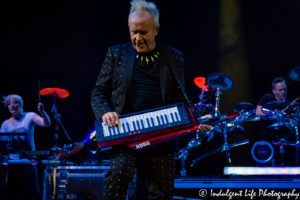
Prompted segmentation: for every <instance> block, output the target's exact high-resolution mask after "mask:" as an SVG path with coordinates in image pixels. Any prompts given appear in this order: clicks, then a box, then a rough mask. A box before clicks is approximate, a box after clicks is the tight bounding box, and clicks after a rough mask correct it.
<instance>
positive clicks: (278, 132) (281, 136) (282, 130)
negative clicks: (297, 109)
mask: <svg viewBox="0 0 300 200" xmlns="http://www.w3.org/2000/svg"><path fill="white" fill-rule="evenodd" d="M297 100H298V98H297V99H296V100H294V101H293V102H292V103H291V104H289V105H288V106H287V107H285V108H283V104H282V103H279V102H270V103H268V104H266V105H265V106H264V107H262V112H264V113H267V114H271V115H274V116H275V119H277V123H274V124H271V125H270V126H268V130H270V131H271V132H272V134H273V135H275V137H276V138H277V139H278V141H273V145H280V154H281V164H280V165H282V166H284V161H283V154H284V147H283V146H284V145H289V146H295V147H296V166H297V165H298V161H299V146H300V145H299V144H300V140H299V131H298V123H299V122H300V120H299V117H298V116H299V114H298V113H296V114H294V115H288V114H286V113H285V112H282V111H279V110H280V108H283V109H282V110H283V111H286V110H287V109H288V108H289V107H290V106H291V107H293V105H297V102H296V101H297ZM271 109H273V110H275V111H273V110H271ZM286 121H289V122H286ZM288 132H289V134H287V133H288ZM293 133H295V136H296V141H295V143H288V142H287V139H288V136H290V135H291V134H293Z"/></svg>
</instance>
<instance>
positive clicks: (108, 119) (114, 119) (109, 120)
mask: <svg viewBox="0 0 300 200" xmlns="http://www.w3.org/2000/svg"><path fill="white" fill-rule="evenodd" d="M102 120H103V124H104V126H105V125H106V124H108V126H110V127H113V126H116V125H117V124H118V123H119V114H118V113H116V112H108V113H105V115H103V116H102Z"/></svg>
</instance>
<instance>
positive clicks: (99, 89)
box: [91, 42, 199, 119]
mask: <svg viewBox="0 0 300 200" xmlns="http://www.w3.org/2000/svg"><path fill="white" fill-rule="evenodd" d="M135 57H136V50H135V49H134V48H133V46H132V43H130V42H129V43H124V44H120V45H117V46H112V47H109V49H108V53H107V55H106V59H105V61H104V63H103V65H102V68H101V71H100V74H99V76H98V79H97V82H96V85H95V87H94V88H93V90H92V102H91V105H92V109H93V111H94V113H95V116H96V119H102V116H103V115H104V114H105V113H107V112H113V111H115V112H117V113H118V114H122V110H123V107H124V104H125V99H126V97H127V95H128V91H129V88H130V83H131V79H132V74H133V68H134V62H135ZM159 62H160V63H159V64H160V80H161V82H160V86H161V96H162V100H163V104H164V105H165V106H166V105H170V104H174V103H178V102H188V103H189V104H190V106H191V107H192V109H193V112H194V114H195V115H196V116H198V117H199V113H198V111H197V110H196V109H195V107H194V106H193V104H192V102H190V100H189V99H190V98H188V96H187V93H186V91H185V86H184V85H185V81H184V73H183V57H182V52H181V51H179V50H177V49H175V48H173V47H168V46H163V45H160V44H159Z"/></svg>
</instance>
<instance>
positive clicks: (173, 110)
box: [171, 107, 178, 122]
mask: <svg viewBox="0 0 300 200" xmlns="http://www.w3.org/2000/svg"><path fill="white" fill-rule="evenodd" d="M175 112H176V110H175V107H172V108H171V113H172V115H173V119H174V122H177V121H178V120H177V118H176V116H175Z"/></svg>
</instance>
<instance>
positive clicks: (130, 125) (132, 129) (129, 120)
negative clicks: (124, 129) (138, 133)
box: [127, 117, 134, 131]
mask: <svg viewBox="0 0 300 200" xmlns="http://www.w3.org/2000/svg"><path fill="white" fill-rule="evenodd" d="M127 121H128V124H129V128H130V131H134V128H133V124H132V121H133V119H132V117H128V118H127Z"/></svg>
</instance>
